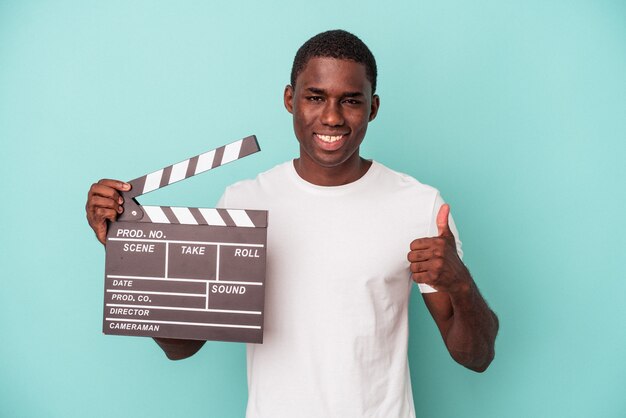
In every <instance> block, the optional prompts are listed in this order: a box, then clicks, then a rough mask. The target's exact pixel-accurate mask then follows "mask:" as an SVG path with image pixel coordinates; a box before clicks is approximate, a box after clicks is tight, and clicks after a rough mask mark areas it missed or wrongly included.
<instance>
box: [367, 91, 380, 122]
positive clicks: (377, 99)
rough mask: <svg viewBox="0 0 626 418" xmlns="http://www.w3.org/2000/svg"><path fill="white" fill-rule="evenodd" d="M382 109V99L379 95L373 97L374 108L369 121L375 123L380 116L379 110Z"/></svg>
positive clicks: (372, 107)
mask: <svg viewBox="0 0 626 418" xmlns="http://www.w3.org/2000/svg"><path fill="white" fill-rule="evenodd" d="M379 107H380V97H378V94H375V95H373V96H372V106H371V107H370V117H369V121H370V122H371V121H373V120H374V118H375V117H376V115H377V114H378V108H379Z"/></svg>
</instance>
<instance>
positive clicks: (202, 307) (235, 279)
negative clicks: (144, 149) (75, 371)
mask: <svg viewBox="0 0 626 418" xmlns="http://www.w3.org/2000/svg"><path fill="white" fill-rule="evenodd" d="M257 151H259V146H258V143H257V141H256V137H254V136H250V137H247V138H244V139H242V140H239V141H236V142H233V143H231V144H228V145H225V146H222V147H219V148H216V149H214V150H211V151H209V152H206V153H204V154H200V155H197V156H195V157H193V158H190V159H188V160H185V161H181V162H180V163H178V164H174V165H171V166H169V167H166V168H164V169H162V170H158V171H155V172H153V173H150V174H147V175H145V176H142V177H139V178H137V179H135V180H132V181H130V182H129V183H130V184H131V185H132V188H131V190H130V191H128V192H124V193H122V197H123V198H124V212H123V213H122V214H121V215H120V217H119V218H118V221H117V222H112V223H111V224H110V225H109V230H108V233H107V242H106V263H105V291H104V320H103V330H104V333H105V334H115V335H134V336H150V337H166V338H181V339H196V340H220V341H239V342H252V343H261V342H263V304H264V293H265V292H264V290H265V254H266V242H267V212H266V211H258V210H247V209H206V208H187V207H166V206H141V205H139V203H137V201H136V200H135V197H137V196H140V195H142V194H145V193H148V192H150V191H153V190H156V189H159V188H161V187H164V186H167V185H169V184H172V183H175V182H177V181H180V180H184V179H186V178H189V177H191V176H194V175H196V174H199V173H202V172H205V171H208V170H210V169H212V168H216V167H219V166H220V165H223V164H226V163H228V162H231V161H235V160H237V159H239V158H242V157H245V156H247V155H250V154H252V153H255V152H257Z"/></svg>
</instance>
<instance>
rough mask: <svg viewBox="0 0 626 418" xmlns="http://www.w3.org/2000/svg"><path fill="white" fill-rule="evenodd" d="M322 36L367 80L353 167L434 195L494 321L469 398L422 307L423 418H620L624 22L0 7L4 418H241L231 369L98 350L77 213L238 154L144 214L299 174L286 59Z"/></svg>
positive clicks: (111, 4)
mask: <svg viewBox="0 0 626 418" xmlns="http://www.w3.org/2000/svg"><path fill="white" fill-rule="evenodd" d="M338 27H339V28H344V29H347V30H350V31H352V32H354V33H356V34H357V35H358V36H360V37H361V38H362V39H363V40H364V41H365V42H366V43H367V44H368V45H369V46H370V48H371V49H372V51H373V52H374V54H375V56H376V58H377V61H378V66H379V74H380V77H379V89H378V92H379V94H380V96H381V109H380V113H379V116H378V118H377V119H376V120H375V121H374V122H373V123H372V124H371V125H370V129H369V131H368V135H367V138H366V141H365V143H364V145H363V148H362V154H363V155H364V156H366V157H368V158H374V159H376V160H378V161H380V162H382V163H384V164H387V165H389V166H391V167H393V168H394V169H396V170H398V171H403V172H407V173H409V174H411V175H413V176H415V177H416V178H418V179H419V180H420V181H422V182H424V183H427V184H431V185H433V186H436V187H437V188H439V189H440V190H441V191H442V194H443V195H444V197H445V198H446V200H447V201H448V202H450V203H451V205H452V211H453V214H454V216H455V219H456V221H457V225H458V226H459V229H460V233H461V239H462V240H463V242H464V249H465V261H466V263H467V265H468V266H469V268H470V270H471V271H472V273H473V275H474V277H475V279H476V281H477V282H478V284H479V286H480V288H481V290H482V291H483V293H484V295H485V297H486V298H487V300H488V301H489V302H490V304H491V306H492V307H493V309H494V310H495V311H496V312H497V313H498V315H499V317H500V320H501V330H500V334H499V337H498V340H497V346H496V348H497V354H496V359H495V361H494V363H493V364H492V366H491V368H490V369H489V370H488V371H487V372H486V373H484V374H482V375H481V374H475V373H473V372H470V371H467V370H465V369H463V368H462V367H461V366H458V365H456V364H455V363H454V362H453V361H452V360H451V359H450V358H449V356H448V354H447V352H446V350H445V348H444V346H443V344H442V342H441V339H440V337H439V335H438V333H437V330H436V327H435V325H434V323H433V321H432V319H430V317H429V316H428V313H427V311H426V310H425V308H424V306H423V302H422V301H421V298H420V297H419V295H418V294H417V292H414V294H413V297H412V301H411V303H412V308H411V311H410V315H411V338H410V362H411V367H412V378H413V390H414V395H415V402H416V408H417V410H418V413H419V415H420V416H423V417H494V418H495V417H497V418H501V417H623V416H626V397H625V396H624V388H625V387H626V349H625V348H624V347H625V346H626V325H625V322H626V321H625V319H626V308H625V305H624V303H623V299H624V295H626V280H625V279H626V278H625V277H624V273H623V264H624V261H625V257H624V250H625V249H626V245H625V244H626V243H625V238H624V232H625V231H626V228H625V220H624V216H623V215H624V209H625V208H626V204H625V203H626V197H625V193H624V190H625V187H624V180H625V179H626V170H625V168H624V166H625V165H624V163H623V159H624V155H625V151H626V146H625V145H624V143H625V140H626V75H625V74H626V5H625V3H624V2H623V1H619V0H615V1H608V0H607V1H591V0H589V1H575V0H573V1H545V0H543V1H538V0H529V1H523V2H521V1H520V2H512V1H495V0H494V1H487V0H484V1H476V2H463V1H436V2H435V1H401V2H380V1H376V2H367V1H362V0H361V1H343V2H338V1H315V2H293V1H292V2H271V3H270V2H254V1H229V2H201V1H197V2H191V1H179V2H148V1H145V2H141V1H133V2H126V1H107V2H92V1H76V2H66V1H55V2H52V1H38V2H35V1H2V2H0V140H1V143H2V151H1V166H0V170H1V171H0V175H1V179H2V186H1V190H2V206H1V208H0V211H1V212H0V213H1V219H2V221H1V222H0V239H1V250H0V263H1V267H2V275H1V277H2V278H1V279H0V280H1V287H0V333H1V342H0V416H2V417H44V416H45V417H85V416H89V417H112V416H116V417H137V416H150V417H154V418H157V417H171V416H185V417H241V416H242V415H243V413H244V410H245V402H246V397H247V394H246V379H245V358H244V351H245V350H244V346H243V345H241V344H228V343H218V342H211V343H208V344H206V345H205V347H204V348H203V349H202V351H201V352H200V353H199V354H197V355H196V356H194V357H193V358H190V359H188V360H185V361H182V362H170V361H168V360H166V359H165V357H164V356H163V354H162V353H161V351H160V350H159V349H158V347H157V346H156V345H155V344H154V343H153V342H152V341H151V340H149V339H145V338H130V337H113V336H104V335H102V333H101V320H102V299H103V296H102V295H103V270H104V250H103V248H102V246H101V245H100V244H99V243H98V242H97V241H96V240H95V238H94V237H93V234H92V232H91V230H90V229H89V227H88V225H87V223H86V221H85V214H84V202H85V199H86V194H87V190H88V189H89V186H90V185H91V183H92V182H94V181H96V180H98V179H99V178H102V177H113V178H120V179H127V180H130V179H133V178H135V177H138V176H141V175H143V174H145V173H148V172H150V171H152V170H155V169H158V168H161V167H163V166H165V165H169V164H171V163H174V162H177V161H179V160H182V159H185V158H187V157H190V156H192V155H195V154H198V153H201V152H204V151H206V150H208V149H211V148H214V147H217V146H219V145H222V144H224V143H227V142H230V141H232V140H236V139H239V138H241V137H244V136H247V135H249V134H256V135H257V136H258V138H259V141H260V143H261V146H262V148H263V151H262V152H261V153H259V154H257V155H255V156H253V157H249V158H247V159H245V160H242V161H240V162H237V163H236V164H231V165H229V166H225V167H223V168H220V169H219V170H216V171H215V172H213V173H212V174H206V175H204V176H198V177H196V178H193V179H189V180H187V181H185V182H183V183H179V184H178V185H176V186H172V187H170V188H167V189H163V190H159V191H157V192H154V193H151V194H150V195H147V196H145V197H143V198H141V199H140V201H141V203H143V204H158V205H159V204H160V205H179V206H200V207H212V206H213V205H214V204H215V202H216V200H217V198H218V197H219V195H220V194H221V192H222V190H223V188H224V187H225V186H226V185H228V184H230V183H232V182H233V181H236V180H239V179H243V178H250V177H253V176H254V175H255V174H257V173H258V172H260V171H264V170H266V169H268V168H270V167H272V166H273V165H275V164H277V163H279V162H282V161H284V160H287V159H289V158H292V157H294V156H295V155H296V153H297V150H298V148H297V146H296V141H295V139H294V137H293V133H292V128H291V118H290V115H289V114H288V113H287V112H286V111H285V110H284V108H283V105H282V92H283V88H284V86H285V85H286V84H287V83H288V80H289V71H290V67H291V62H292V59H293V55H294V54H295V51H296V50H297V48H298V47H299V46H300V45H301V44H302V43H303V42H304V41H305V40H306V39H308V38H309V37H310V36H312V35H314V34H316V33H318V32H320V31H323V30H327V29H333V28H338ZM407 244H408V243H407Z"/></svg>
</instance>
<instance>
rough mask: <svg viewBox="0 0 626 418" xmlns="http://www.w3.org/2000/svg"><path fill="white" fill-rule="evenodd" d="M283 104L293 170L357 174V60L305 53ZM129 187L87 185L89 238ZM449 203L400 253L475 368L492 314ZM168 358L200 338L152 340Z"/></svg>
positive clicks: (370, 111)
mask: <svg viewBox="0 0 626 418" xmlns="http://www.w3.org/2000/svg"><path fill="white" fill-rule="evenodd" d="M284 104H285V108H286V109H287V111H289V112H290V113H291V114H292V115H293V127H294V132H295V135H296V137H297V139H298V142H299V144H300V156H299V158H297V159H295V160H294V161H293V164H294V167H295V169H296V171H297V172H298V174H299V175H300V176H301V177H302V178H303V179H304V180H306V181H308V182H310V183H313V184H316V185H320V186H338V185H342V184H348V183H351V182H353V181H355V180H358V179H359V178H361V177H362V176H363V175H364V174H365V173H366V172H367V170H368V169H369V167H370V166H371V162H370V161H367V160H365V159H363V158H362V157H361V156H360V154H359V147H360V145H361V143H362V142H363V139H364V138H365V134H366V132H367V126H368V123H369V122H370V121H372V120H374V118H375V117H376V115H377V113H378V108H379V106H380V99H379V97H378V96H377V95H375V94H373V92H372V87H371V83H370V82H369V80H368V79H367V77H366V73H365V67H364V65H363V64H360V63H356V62H353V61H350V60H342V59H335V58H322V57H316V58H311V59H310V60H309V62H308V63H307V65H306V66H305V67H304V69H303V70H302V72H301V73H300V74H299V75H298V77H297V79H296V84H295V86H291V85H288V86H287V87H285V91H284ZM127 190H130V185H128V184H127V183H124V182H121V181H118V180H109V179H103V180H100V181H99V182H98V183H95V184H93V185H92V186H91V189H90V190H89V194H88V198H87V205H86V211H87V219H88V221H89V225H91V227H92V229H93V230H94V232H95V233H96V236H97V238H98V240H99V241H100V242H102V243H103V244H104V243H105V241H106V230H107V226H108V222H112V221H114V220H115V219H116V218H117V216H118V214H120V213H122V211H123V207H122V204H123V201H122V198H121V196H120V194H119V192H120V191H127ZM449 213H450V207H449V206H448V205H443V206H442V207H441V209H440V211H439V214H438V216H437V227H438V230H439V235H438V236H437V237H433V238H420V239H416V240H414V241H413V242H411V243H410V246H409V249H410V251H409V253H408V255H407V258H408V261H409V262H410V269H411V272H412V279H413V280H414V281H416V282H418V283H426V284H429V285H431V286H432V287H434V288H435V289H437V290H438V292H437V293H429V294H423V298H424V301H425V303H426V306H427V307H428V310H429V311H430V313H431V315H432V317H433V319H434V321H435V323H436V324H437V327H438V328H439V331H440V333H441V336H442V338H443V340H444V342H445V344H446V347H447V348H448V351H449V352H450V355H451V356H452V358H453V359H454V360H456V361H457V362H458V363H460V364H462V365H464V366H465V367H467V368H469V369H471V370H475V371H477V372H482V371H484V370H486V369H487V367H488V366H489V364H490V363H491V361H492V360H493V357H494V344H495V338H496V334H497V332H498V319H497V317H496V316H495V314H494V313H493V312H492V311H491V310H490V309H489V307H488V306H487V303H486V302H485V300H484V299H483V297H482V296H481V295H480V292H479V291H478V288H477V286H476V284H475V283H474V280H473V279H472V277H471V275H470V273H469V271H468V270H467V268H466V267H465V265H464V264H463V262H462V261H461V260H460V258H459V256H458V254H457V251H456V244H455V240H454V236H453V235H452V232H451V231H450V228H449V226H448V218H449ZM155 341H156V342H157V344H159V346H160V347H161V348H162V349H163V351H164V352H165V353H166V355H167V356H168V358H170V359H173V360H178V359H182V358H186V357H189V356H191V355H193V354H195V353H196V352H197V351H198V350H199V349H200V348H201V347H202V345H203V344H204V341H192V340H176V339H166V338H155Z"/></svg>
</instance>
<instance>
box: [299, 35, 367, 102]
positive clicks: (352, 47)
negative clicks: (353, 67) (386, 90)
mask: <svg viewBox="0 0 626 418" xmlns="http://www.w3.org/2000/svg"><path fill="white" fill-rule="evenodd" d="M315 57H328V58H338V59H346V60H351V61H354V62H358V63H359V64H363V65H364V66H365V75H366V76H367V79H368V80H369V82H370V83H371V84H372V94H374V92H375V91H376V76H377V71H376V60H375V59H374V54H372V51H370V49H369V48H368V47H367V45H365V43H364V42H363V41H362V40H360V39H359V38H358V37H357V36H356V35H353V34H351V33H350V32H346V31H345V30H341V29H335V30H329V31H326V32H322V33H320V34H317V35H315V36H314V37H312V38H311V39H309V40H308V41H306V42H305V43H304V44H302V46H301V47H300V49H298V52H296V56H295V58H294V59H293V66H292V67H291V85H292V86H294V87H295V85H296V79H297V78H298V75H299V74H300V73H301V72H302V70H304V67H305V66H306V64H307V63H308V62H309V60H310V59H311V58H315Z"/></svg>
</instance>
